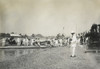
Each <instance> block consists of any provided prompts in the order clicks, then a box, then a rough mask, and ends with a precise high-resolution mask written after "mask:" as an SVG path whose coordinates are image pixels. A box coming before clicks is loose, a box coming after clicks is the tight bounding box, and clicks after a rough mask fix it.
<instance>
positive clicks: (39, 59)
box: [0, 47, 99, 69]
mask: <svg viewBox="0 0 100 69" xmlns="http://www.w3.org/2000/svg"><path fill="white" fill-rule="evenodd" d="M0 69H99V66H97V63H96V61H95V60H94V57H93V55H92V57H91V54H88V53H84V50H83V48H81V47H77V48H76V57H74V58H72V57H70V48H69V47H56V48H46V49H35V50H34V52H33V53H31V54H27V55H23V56H20V57H17V58H15V59H13V60H11V61H3V62H0Z"/></svg>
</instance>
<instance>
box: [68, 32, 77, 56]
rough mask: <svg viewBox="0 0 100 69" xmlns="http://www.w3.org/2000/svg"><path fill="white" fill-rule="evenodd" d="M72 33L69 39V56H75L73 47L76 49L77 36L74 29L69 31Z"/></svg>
mask: <svg viewBox="0 0 100 69" xmlns="http://www.w3.org/2000/svg"><path fill="white" fill-rule="evenodd" d="M71 34H72V40H71V47H70V48H71V57H76V55H75V49H76V44H77V38H76V34H75V32H74V31H72V32H71Z"/></svg>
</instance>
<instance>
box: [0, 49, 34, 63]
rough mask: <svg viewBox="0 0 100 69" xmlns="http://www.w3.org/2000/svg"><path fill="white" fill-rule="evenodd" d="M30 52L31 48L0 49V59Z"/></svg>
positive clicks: (31, 51) (8, 58)
mask: <svg viewBox="0 0 100 69" xmlns="http://www.w3.org/2000/svg"><path fill="white" fill-rule="evenodd" d="M30 53H33V49H0V61H3V60H12V59H14V58H16V57H19V56H21V55H26V54H30Z"/></svg>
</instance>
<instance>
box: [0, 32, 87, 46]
mask: <svg viewBox="0 0 100 69" xmlns="http://www.w3.org/2000/svg"><path fill="white" fill-rule="evenodd" d="M77 39H78V42H80V44H84V43H85V38H84V34H83V33H81V34H78V36H77ZM70 43H71V38H70V37H65V36H64V35H63V37H61V36H59V34H58V35H57V36H55V37H53V38H45V37H44V38H35V37H34V38H28V37H23V38H22V37H3V38H1V39H0V44H1V46H41V45H44V46H68V45H70Z"/></svg>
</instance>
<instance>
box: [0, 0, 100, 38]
mask: <svg viewBox="0 0 100 69" xmlns="http://www.w3.org/2000/svg"><path fill="white" fill-rule="evenodd" d="M93 23H96V24H100V0H0V32H6V33H10V32H15V33H23V34H24V33H26V34H32V33H34V34H42V35H45V36H51V35H56V34H58V33H64V34H65V35H70V32H71V31H75V32H76V33H80V32H84V31H89V29H90V27H91V25H92V24H93ZM63 27H64V30H63Z"/></svg>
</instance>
